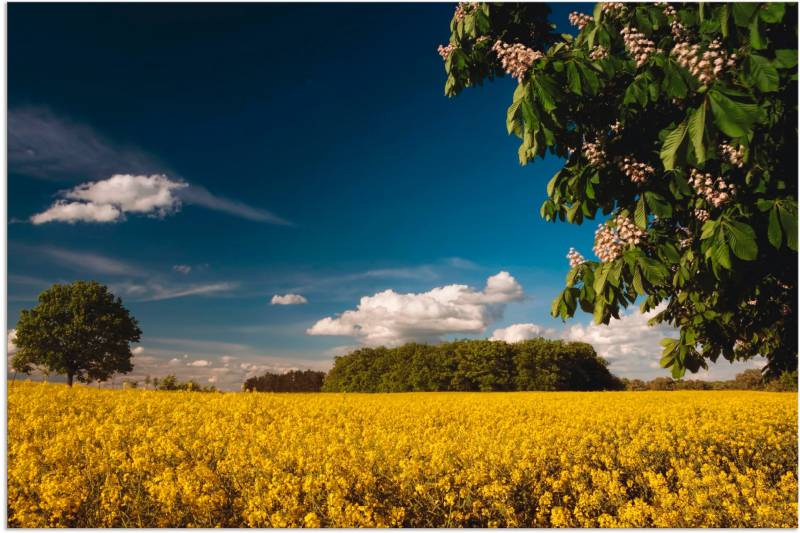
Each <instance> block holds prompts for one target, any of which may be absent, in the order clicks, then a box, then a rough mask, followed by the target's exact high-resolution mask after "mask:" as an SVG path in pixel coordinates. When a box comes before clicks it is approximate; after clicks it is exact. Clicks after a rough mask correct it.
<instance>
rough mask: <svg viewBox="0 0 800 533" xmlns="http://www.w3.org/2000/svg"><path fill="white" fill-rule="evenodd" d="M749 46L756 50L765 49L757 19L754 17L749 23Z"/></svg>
mask: <svg viewBox="0 0 800 533" xmlns="http://www.w3.org/2000/svg"><path fill="white" fill-rule="evenodd" d="M750 46H752V47H753V48H755V49H756V50H762V49H764V48H765V47H766V44H764V39H763V38H762V37H761V30H760V29H759V27H758V17H754V18H753V20H752V21H751V22H750Z"/></svg>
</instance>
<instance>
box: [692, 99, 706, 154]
mask: <svg viewBox="0 0 800 533" xmlns="http://www.w3.org/2000/svg"><path fill="white" fill-rule="evenodd" d="M705 127H706V101H705V100H703V103H702V104H701V105H700V107H698V108H697V109H695V110H694V112H693V113H692V115H691V117H690V118H689V139H690V140H691V141H692V147H693V148H694V155H695V157H696V158H697V162H698V163H700V164H702V163H703V162H704V161H705V160H706V148H705V145H704V144H703V134H704V133H705Z"/></svg>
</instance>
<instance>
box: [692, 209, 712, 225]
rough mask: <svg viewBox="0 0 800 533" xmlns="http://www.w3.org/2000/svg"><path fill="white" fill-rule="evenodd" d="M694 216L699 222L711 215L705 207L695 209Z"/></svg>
mask: <svg viewBox="0 0 800 533" xmlns="http://www.w3.org/2000/svg"><path fill="white" fill-rule="evenodd" d="M694 218H696V219H697V220H698V222H705V221H706V220H708V219H709V218H711V215H710V214H709V213H708V211H706V210H705V209H695V210H694Z"/></svg>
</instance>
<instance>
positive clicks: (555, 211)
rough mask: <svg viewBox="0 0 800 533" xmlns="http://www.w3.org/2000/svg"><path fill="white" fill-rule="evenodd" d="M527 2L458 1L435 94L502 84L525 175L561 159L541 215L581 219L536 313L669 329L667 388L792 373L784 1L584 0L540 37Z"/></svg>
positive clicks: (790, 138)
mask: <svg viewBox="0 0 800 533" xmlns="http://www.w3.org/2000/svg"><path fill="white" fill-rule="evenodd" d="M548 15H549V10H548V9H547V8H546V7H545V6H542V5H541V4H538V5H535V6H530V5H527V4H525V5H523V4H488V3H478V4H464V3H462V4H459V5H458V7H457V8H456V12H455V14H454V16H453V19H452V21H451V24H450V29H451V36H450V41H449V43H448V44H447V46H440V48H439V53H440V55H442V57H443V58H444V60H445V62H444V67H445V71H446V73H447V82H446V85H445V93H446V94H447V95H448V96H454V95H456V94H458V93H459V92H460V91H461V90H462V89H464V88H466V87H472V86H475V85H479V84H480V83H481V82H482V81H483V80H484V79H491V78H492V77H494V76H496V75H500V74H503V73H506V74H509V75H511V76H513V77H514V78H516V79H517V81H518V84H517V87H516V90H515V91H514V94H513V97H512V103H511V105H510V107H509V108H508V112H507V116H506V125H507V128H508V132H509V134H514V135H516V136H517V137H519V139H520V140H521V144H520V147H519V160H520V162H521V164H523V165H524V164H526V163H528V162H530V161H532V160H534V159H535V158H537V157H541V158H544V157H545V156H546V155H547V154H550V155H554V156H557V157H560V158H563V159H564V161H565V163H564V166H563V167H562V168H561V169H560V170H559V171H558V172H557V173H556V174H555V175H554V176H553V177H552V179H551V180H550V181H549V183H547V187H546V190H547V199H546V200H545V201H544V203H543V204H542V206H541V215H542V217H544V218H545V219H546V220H549V221H566V222H568V223H573V224H581V223H582V222H584V221H585V220H587V219H589V220H594V219H596V218H597V219H599V220H602V222H601V223H600V224H599V226H598V228H597V231H596V233H595V246H594V253H595V255H596V256H597V258H598V260H587V259H586V258H584V256H583V255H582V254H581V253H580V252H579V251H576V250H572V249H571V250H570V251H569V254H568V258H569V261H570V267H571V268H570V270H569V272H568V274H567V276H566V287H565V288H564V290H563V291H562V292H561V293H560V294H559V296H558V297H557V298H556V299H555V301H554V302H553V305H552V314H553V316H557V317H561V318H562V319H566V318H569V317H572V316H573V315H574V313H575V312H576V310H577V309H578V308H580V309H581V310H583V311H584V312H587V313H591V314H593V316H594V320H595V321H596V322H597V323H605V324H607V323H608V322H609V320H610V319H611V318H612V317H614V318H619V312H620V309H621V308H624V307H627V306H629V305H631V304H634V303H637V302H638V303H639V304H640V309H641V311H642V312H648V311H653V312H654V313H655V315H654V317H653V319H652V321H653V323H661V322H664V323H669V324H671V325H673V326H675V327H677V328H678V331H679V338H676V339H664V341H663V343H662V344H663V357H662V359H661V365H662V366H664V367H667V368H671V370H672V375H673V377H675V378H679V377H681V376H683V375H684V373H685V371H686V369H689V370H690V371H692V372H695V371H697V370H699V369H700V368H707V361H712V362H715V361H717V360H718V358H719V357H720V356H722V357H723V358H725V359H727V360H730V361H734V360H743V359H748V358H751V357H753V356H756V355H763V356H765V357H767V359H768V363H767V366H766V369H765V371H766V374H767V375H769V376H777V375H779V374H780V373H781V372H784V371H793V370H796V368H797V320H798V317H797V309H796V306H795V304H796V301H797V4H788V3H787V4H784V3H700V4H697V3H692V4H690V3H685V4H667V3H657V4H653V3H649V4H645V3H636V4H623V3H617V2H608V3H598V4H596V5H595V7H594V10H593V13H592V14H591V15H589V14H581V13H573V14H571V15H570V17H569V19H570V22H571V23H572V24H573V25H575V26H577V28H578V33H577V36H573V35H570V34H564V35H561V36H556V35H554V34H553V33H552V27H553V26H552V25H548V24H547V17H548Z"/></svg>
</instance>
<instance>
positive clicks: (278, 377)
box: [242, 370, 325, 392]
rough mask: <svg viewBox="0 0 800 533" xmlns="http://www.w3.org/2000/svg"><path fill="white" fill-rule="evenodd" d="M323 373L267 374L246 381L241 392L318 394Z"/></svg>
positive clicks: (312, 371) (323, 376)
mask: <svg viewBox="0 0 800 533" xmlns="http://www.w3.org/2000/svg"><path fill="white" fill-rule="evenodd" d="M324 380H325V372H319V371H316V370H290V371H289V372H286V373H285V374H276V373H273V372H267V373H266V374H264V375H263V376H258V377H252V378H249V379H247V380H246V381H245V382H244V385H243V386H242V390H245V391H256V392H320V391H321V390H322V382H323V381H324Z"/></svg>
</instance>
